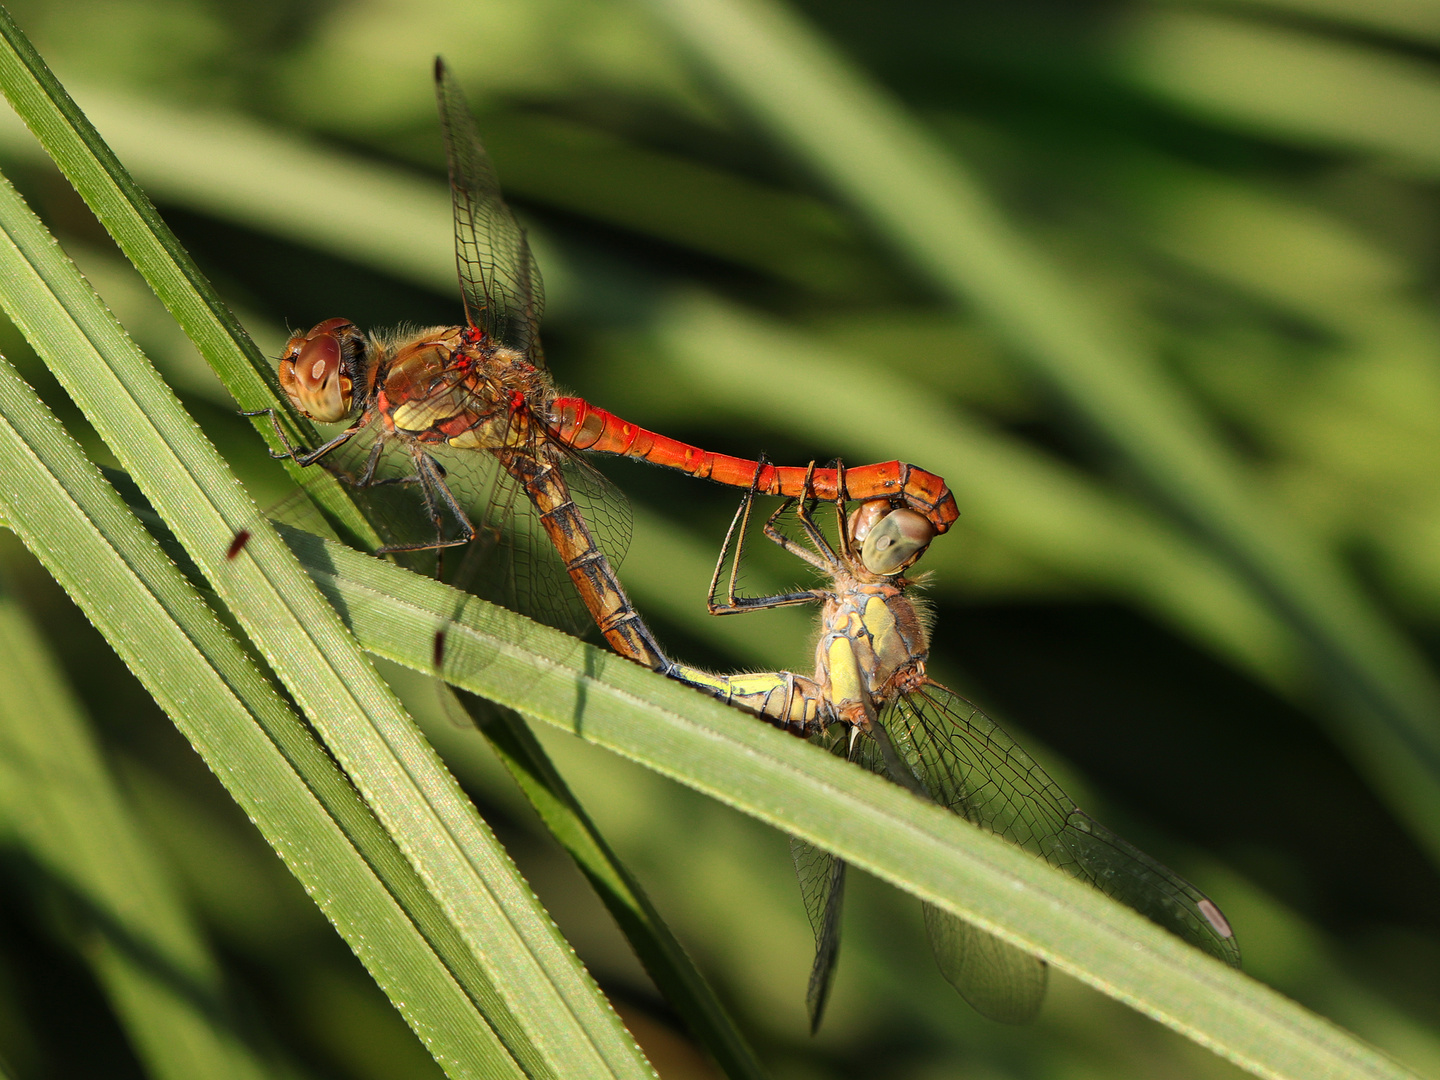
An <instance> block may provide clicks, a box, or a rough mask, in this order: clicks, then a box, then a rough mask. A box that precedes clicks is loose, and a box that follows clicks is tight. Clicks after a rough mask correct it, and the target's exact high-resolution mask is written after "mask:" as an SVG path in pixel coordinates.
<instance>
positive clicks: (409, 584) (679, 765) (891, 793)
mask: <svg viewBox="0 0 1440 1080" xmlns="http://www.w3.org/2000/svg"><path fill="white" fill-rule="evenodd" d="M286 537H287V540H288V541H289V542H290V543H291V544H292V545H293V546H294V548H295V550H296V552H297V553H298V554H299V555H300V557H301V560H302V562H303V563H304V565H305V566H306V567H307V569H309V570H310V572H311V573H312V574H313V575H314V576H315V580H316V581H317V583H318V584H319V585H320V586H321V588H322V590H323V591H324V592H325V593H326V595H327V596H329V597H330V599H331V601H332V602H333V603H335V604H336V605H337V608H338V609H339V610H341V611H343V612H344V613H345V617H346V619H347V622H348V624H349V625H350V626H351V627H352V628H353V629H354V630H355V632H356V634H357V636H358V637H359V638H360V640H361V642H362V643H363V644H364V646H365V648H366V649H368V650H370V651H372V652H374V653H376V654H377V655H379V656H384V657H386V658H388V659H391V660H394V661H396V662H398V663H402V664H405V665H407V666H411V667H415V668H417V669H421V670H424V669H426V668H427V667H428V665H429V663H430V658H429V655H428V649H427V644H426V643H427V641H428V639H427V638H426V636H425V634H424V633H423V632H422V628H423V627H427V626H433V625H434V620H435V618H436V616H437V615H444V614H446V613H451V612H454V611H456V610H461V612H462V613H461V616H460V618H459V620H458V622H457V623H456V624H454V625H453V626H452V630H451V634H450V637H449V639H448V642H447V645H448V648H449V652H450V660H451V663H450V664H448V665H447V675H446V677H447V678H448V679H451V680H452V681H454V682H455V684H456V685H457V686H461V687H463V688H465V689H467V690H470V691H472V692H474V693H477V694H481V695H482V696H484V697H486V698H489V699H490V700H493V701H496V702H499V703H501V704H504V705H506V706H508V707H510V708H514V709H516V710H518V711H520V712H522V713H524V714H526V715H527V716H531V717H534V718H535V719H538V720H542V721H544V722H546V723H549V724H553V725H555V726H557V727H559V728H562V729H564V730H566V731H570V732H573V733H574V734H576V735H579V736H580V737H581V738H584V739H586V740H587V741H589V742H592V743H595V744H596V745H599V746H603V747H606V748H607V749H610V750H613V751H615V752H617V753H620V754H622V755H624V756H625V757H628V758H630V759H631V760H633V761H637V762H639V763H640V764H642V765H645V766H647V767H649V768H652V769H654V770H656V771H657V772H660V773H662V774H664V775H666V776H670V777H672V778H674V779H676V780H678V781H680V782H681V783H683V784H686V785H689V786H690V787H693V788H695V789H697V790H699V791H702V792H704V793H706V794H709V795H712V796H714V797H715V798H717V799H720V800H721V801H723V802H726V803H728V804H730V805H731V806H734V807H736V808H737V809H739V810H741V811H743V812H745V813H747V814H750V815H752V816H754V817H756V818H758V819H760V820H761V821H765V822H767V823H769V824H771V825H773V826H775V827H776V828H779V829H783V830H784V831H785V832H788V833H791V834H793V835H796V836H800V837H802V838H804V839H806V840H809V841H810V842H812V843H815V844H818V845H820V846H822V847H824V848H826V849H828V850H830V851H833V852H835V853H836V854H838V855H841V856H843V857H844V858H845V859H847V860H849V861H850V862H852V863H854V864H855V865H857V866H861V867H863V868H865V869H866V870H868V871H869V872H871V873H873V874H876V875H877V876H879V877H881V878H884V879H885V880H886V881H889V882H891V883H893V884H895V885H897V886H899V887H900V888H903V889H906V890H907V891H909V892H912V893H914V894H915V895H917V896H919V897H921V898H922V899H925V900H928V901H930V902H932V903H936V904H939V905H940V906H942V907H944V908H946V909H947V910H949V911H953V912H954V913H956V914H957V915H960V916H962V917H964V918H967V919H970V920H972V921H974V922H976V923H978V924H979V925H981V926H982V927H984V928H985V929H986V930H989V931H991V932H992V933H996V934H999V935H1000V936H1001V937H1003V938H1004V939H1005V940H1007V941H1010V942H1012V943H1014V944H1017V945H1019V946H1021V947H1023V948H1026V949H1029V950H1031V951H1033V952H1036V953H1038V954H1039V955H1041V956H1043V957H1045V958H1046V959H1047V960H1049V961H1050V962H1051V963H1053V964H1055V965H1056V966H1057V967H1058V968H1060V969H1062V970H1064V971H1066V972H1069V973H1070V974H1072V975H1075V976H1076V977H1077V978H1080V979H1082V980H1084V981H1085V982H1087V983H1089V984H1090V985H1092V986H1095V987H1096V988H1098V989H1100V990H1101V991H1103V992H1105V993H1107V994H1110V995H1112V996H1114V997H1116V998H1118V999H1120V1000H1121V1001H1124V1002H1126V1003H1128V1004H1130V1005H1132V1006H1133V1007H1135V1008H1137V1009H1139V1010H1141V1011H1143V1012H1145V1013H1147V1014H1148V1015H1150V1016H1152V1017H1154V1018H1156V1019H1157V1020H1160V1021H1161V1022H1162V1023H1165V1024H1168V1025H1170V1026H1171V1027H1173V1028H1174V1029H1176V1030H1177V1031H1180V1032H1182V1033H1184V1034H1186V1035H1188V1036H1189V1037H1191V1038H1193V1039H1195V1040H1196V1041H1197V1042H1200V1043H1202V1044H1203V1045H1205V1046H1208V1047H1210V1048H1211V1049H1212V1050H1214V1051H1215V1052H1216V1053H1219V1054H1221V1055H1223V1056H1224V1057H1227V1058H1229V1059H1230V1060H1231V1061H1234V1062H1236V1063H1237V1064H1240V1065H1242V1066H1243V1067H1245V1068H1247V1069H1249V1070H1251V1071H1252V1072H1254V1073H1255V1074H1256V1075H1259V1076H1267V1077H1287V1078H1292V1077H1293V1078H1295V1080H1314V1078H1316V1077H1335V1078H1339V1077H1349V1078H1354V1077H1377V1078H1378V1077H1402V1076H1411V1075H1413V1074H1412V1073H1410V1072H1408V1071H1407V1070H1405V1069H1404V1068H1403V1067H1401V1066H1399V1065H1397V1064H1395V1063H1394V1062H1392V1061H1390V1060H1389V1059H1387V1058H1386V1057H1384V1055H1382V1054H1380V1053H1379V1052H1377V1051H1375V1050H1373V1049H1372V1048H1370V1047H1368V1046H1366V1045H1365V1044H1364V1043H1362V1042H1360V1041H1359V1040H1358V1039H1356V1038H1355V1037H1354V1036H1352V1035H1349V1034H1348V1033H1346V1032H1344V1031H1342V1030H1340V1029H1338V1028H1336V1027H1334V1026H1333V1025H1332V1024H1330V1023H1329V1022H1328V1021H1325V1020H1322V1019H1320V1018H1319V1017H1316V1016H1314V1015H1313V1014H1311V1013H1309V1012H1307V1011H1306V1010H1304V1009H1303V1008H1301V1007H1300V1006H1298V1005H1296V1004H1295V1003H1294V1002H1292V1001H1289V1000H1288V999H1286V998H1284V997H1282V996H1281V995H1279V994H1277V993H1276V992H1274V991H1273V990H1270V989H1269V988H1268V987H1266V986H1264V985H1262V984H1260V983H1258V982H1256V981H1254V980H1253V979H1250V978H1248V977H1247V976H1245V975H1243V974H1241V973H1240V972H1238V971H1236V970H1234V969H1233V968H1229V967H1227V966H1225V965H1224V964H1222V963H1220V962H1219V961H1217V960H1214V959H1212V958H1211V957H1209V956H1207V955H1205V954H1203V953H1201V952H1199V951H1198V950H1195V949H1192V948H1190V947H1189V946H1187V945H1185V944H1184V943H1183V942H1181V941H1180V940H1179V939H1178V938H1175V937H1173V936H1171V935H1170V934H1168V933H1166V932H1165V931H1163V930H1161V929H1159V928H1158V927H1156V926H1155V925H1153V924H1152V923H1150V922H1148V921H1147V920H1145V919H1144V918H1142V917H1141V916H1139V915H1137V914H1135V913H1134V912H1132V911H1131V910H1130V909H1128V908H1126V907H1123V906H1121V905H1120V904H1118V903H1116V902H1114V901H1112V900H1110V899H1109V898H1107V897H1105V896H1104V895H1102V894H1101V893H1099V892H1097V891H1096V890H1094V889H1091V888H1089V887H1087V886H1085V885H1082V884H1080V883H1078V882H1076V881H1074V880H1072V879H1070V878H1068V877H1066V876H1065V875H1064V874H1062V873H1060V872H1059V871H1056V870H1054V869H1052V868H1051V867H1049V866H1048V865H1046V864H1045V863H1043V862H1041V861H1040V860H1037V859H1033V858H1031V857H1030V856H1028V855H1026V854H1025V853H1024V852H1023V851H1021V850H1020V849H1018V848H1015V847H1012V846H1011V845H1009V844H1006V843H1005V842H1004V841H1001V840H999V839H997V838H995V837H993V836H990V835H988V834H985V833H982V832H980V831H979V830H977V829H975V828H973V827H971V826H969V825H968V824H966V823H965V822H963V821H961V820H960V819H959V818H957V817H955V816H954V815H953V814H948V813H946V812H944V811H942V810H940V809H939V808H937V807H935V806H932V805H930V804H927V803H922V802H920V801H919V800H917V799H915V798H914V797H913V796H911V795H910V794H909V793H907V792H905V791H903V790H901V789H900V788H898V787H896V786H895V785H892V784H889V783H886V782H885V781H883V780H881V779H880V778H878V777H876V776H873V775H870V774H868V773H866V772H865V771H864V770H861V769H856V768H853V767H851V766H849V765H848V764H847V763H845V762H842V761H839V760H837V759H835V758H833V757H831V756H830V755H828V754H825V753H823V752H820V751H817V750H816V749H815V748H813V747H811V746H809V745H808V744H805V743H802V742H801V741H800V740H798V739H795V738H793V737H791V736H788V735H785V734H784V733H782V732H779V731H776V730H774V729H772V728H769V727H767V726H766V725H764V724H762V723H759V722H757V721H755V720H754V719H753V718H751V717H749V716H746V715H745V714H742V713H739V712H737V711H736V710H733V709H727V708H725V707H723V706H721V705H719V704H718V703H716V702H712V701H710V700H708V699H704V698H702V697H701V696H700V695H698V694H697V693H696V692H695V691H692V690H690V689H688V688H686V687H683V686H679V685H678V684H674V683H671V682H668V681H666V680H665V679H663V678H662V677H660V676H658V675H656V674H655V673H653V672H649V671H643V670H641V669H640V668H639V667H637V666H636V665H634V664H629V663H627V662H625V661H623V660H621V659H620V658H619V657H616V656H614V655H613V654H610V653H606V652H603V651H601V650H599V649H596V648H593V647H591V646H588V645H585V644H584V643H582V642H578V641H575V640H573V639H569V638H566V637H564V636H563V635H561V634H559V633H557V632H556V631H553V630H550V629H548V628H546V627H542V626H538V625H536V624H535V623H532V622H530V621H528V620H526V619H523V618H521V617H520V616H517V615H515V614H513V613H512V612H508V611H505V610H504V609H503V608H498V607H495V606H494V605H490V604H485V603H483V602H482V601H479V600H475V599H474V598H470V599H469V600H468V601H467V602H466V603H465V604H464V605H463V607H459V605H460V604H461V599H462V598H461V597H460V596H459V595H458V594H456V593H455V592H454V590H452V589H450V588H448V587H447V586H445V585H442V584H439V583H438V582H435V581H432V580H429V579H426V578H421V577H419V576H418V575H415V574H411V573H408V572H406V571H404V570H401V569H399V568H398V567H393V566H389V565H386V564H383V563H380V562H378V561H377V560H374V559H366V558H364V557H363V556H361V555H358V554H357V553H355V552H353V551H351V550H349V549H346V548H343V547H341V546H340V545H337V544H334V543H331V542H328V541H324V540H321V539H320V538H318V537H314V536H310V535H308V534H305V533H298V532H292V531H288V530H287V531H286ZM539 658H543V664H541V665H540V666H536V661H537V659H539ZM957 1007H958V1006H957Z"/></svg>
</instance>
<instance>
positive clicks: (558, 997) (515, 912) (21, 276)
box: [0, 54, 649, 1075]
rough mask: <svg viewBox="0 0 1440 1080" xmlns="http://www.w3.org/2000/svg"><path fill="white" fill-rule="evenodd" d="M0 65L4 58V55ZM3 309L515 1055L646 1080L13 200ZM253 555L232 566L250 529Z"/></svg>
mask: <svg viewBox="0 0 1440 1080" xmlns="http://www.w3.org/2000/svg"><path fill="white" fill-rule="evenodd" d="M0 55H3V54H0ZM0 229H3V230H4V232H5V237H6V243H5V244H3V245H0V303H3V304H4V306H5V308H6V311H7V313H8V314H9V315H10V317H11V319H12V320H13V321H14V322H15V323H16V324H17V325H18V326H19V327H20V328H21V329H22V331H23V332H24V333H25V335H26V337H27V339H28V340H29V341H30V343H31V344H32V346H34V348H35V349H36V351H37V352H38V353H39V354H40V355H41V357H42V358H44V359H45V361H46V362H47V364H49V365H50V367H51V369H52V370H53V371H54V372H55V374H56V376H57V377H58V378H59V380H60V381H61V383H62V384H63V385H64V386H65V388H66V390H67V392H69V393H70V395H71V396H72V397H73V398H74V399H75V400H76V402H77V404H79V405H80V407H81V408H82V409H83V410H84V412H85V414H86V416H87V418H88V419H89V420H90V421H91V423H92V424H93V425H94V426H95V428H96V429H97V430H98V431H99V432H100V434H101V436H102V437H103V438H104V439H105V440H106V442H107V443H108V444H109V446H110V447H111V449H112V450H113V451H114V452H115V454H116V456H117V457H118V458H119V459H120V461H121V462H122V463H123V464H125V465H126V466H127V468H128V469H129V471H130V473H131V476H132V477H133V478H134V480H135V481H136V483H137V484H138V485H139V487H140V488H141V490H142V492H143V493H144V494H145V496H146V498H147V499H148V500H149V501H150V503H151V505H152V506H154V507H155V509H156V511H157V512H158V513H159V514H160V515H161V517H162V518H163V519H165V521H166V522H167V524H168V525H169V526H170V527H171V529H172V530H173V531H174V533H175V535H176V537H177V538H178V539H179V540H180V542H181V544H182V545H183V546H184V547H185V549H186V551H187V553H188V554H189V555H190V557H191V558H192V559H193V560H194V562H195V563H196V565H197V566H199V567H200V568H201V570H202V572H204V573H206V574H207V575H208V576H209V577H210V580H211V581H212V583H213V584H214V585H215V586H216V589H217V591H218V592H219V593H220V595H221V596H222V597H223V598H224V599H225V601H226V603H227V604H228V605H229V607H230V609H231V610H232V611H233V612H234V613H235V615H236V616H237V618H238V619H239V621H240V623H241V625H242V626H243V627H244V628H245V629H246V631H247V633H248V634H249V635H250V637H251V640H252V641H254V642H255V643H256V644H257V646H258V647H259V648H260V649H261V651H262V653H263V654H264V656H265V658H266V660H267V662H268V663H269V664H270V665H271V667H272V669H273V670H275V671H276V673H277V674H278V675H279V677H280V678H281V680H282V681H283V682H284V683H285V685H286V687H287V689H288V690H289V691H290V693H291V694H292V695H293V696H294V697H295V699H296V700H297V701H298V702H299V703H300V704H301V706H302V707H303V708H304V710H305V712H306V715H307V716H308V717H309V718H310V720H311V722H312V723H313V724H314V726H315V727H316V729H317V730H318V731H319V732H320V734H321V736H322V738H323V739H324V740H325V743H326V746H327V747H328V748H329V749H330V751H331V752H332V753H333V754H334V755H335V757H336V758H337V760H338V761H339V762H340V764H341V766H342V768H344V769H345V770H346V772H347V774H348V775H349V776H350V777H351V779H352V781H353V782H354V783H355V785H356V787H357V788H358V789H359V790H360V792H361V794H362V796H363V797H364V798H365V800H366V802H367V803H368V804H369V805H370V806H371V808H372V809H373V810H374V811H375V813H376V816H377V817H379V818H380V820H381V821H382V822H383V823H384V824H385V826H386V829H387V830H388V831H389V832H390V833H391V835H392V836H394V837H395V840H396V843H397V844H398V845H399V847H400V849H401V850H402V851H403V852H404V853H405V856H406V858H407V859H409V860H410V862H411V863H412V865H413V866H414V867H415V870H416V871H417V873H418V874H419V875H420V877H421V878H422V880H423V881H424V882H425V885H426V888H427V889H428V890H429V891H430V892H431V893H432V894H433V895H434V896H435V898H436V899H437V900H438V901H439V903H440V906H441V908H442V909H443V910H444V912H445V915H446V917H447V918H448V919H449V920H450V922H451V923H452V924H453V926H454V927H455V929H456V931H458V933H459V935H460V937H461V938H462V939H463V940H464V941H465V943H466V945H467V946H468V948H469V949H470V951H471V952H472V953H473V954H474V955H475V956H476V957H478V958H484V960H485V962H486V966H487V974H488V975H489V976H490V978H491V982H492V985H493V987H494V990H495V991H496V994H497V996H498V998H499V999H500V1003H501V1005H502V1006H503V1008H501V1009H498V1010H491V1012H490V1013H489V1014H488V1015H489V1016H490V1018H491V1019H492V1021H493V1022H494V1023H496V1025H497V1027H498V1029H499V1030H500V1032H501V1034H502V1036H503V1037H505V1038H506V1042H507V1046H508V1047H509V1048H510V1050H511V1052H512V1053H514V1054H515V1055H516V1056H517V1058H520V1059H521V1060H527V1059H528V1061H527V1067H529V1068H531V1069H532V1070H534V1071H539V1072H550V1071H553V1072H555V1073H557V1074H559V1075H571V1074H589V1075H610V1074H611V1073H614V1074H615V1075H648V1073H649V1069H648V1066H647V1065H646V1063H645V1061H644V1058H643V1056H641V1055H640V1053H639V1050H638V1049H637V1048H636V1047H635V1045H634V1042H633V1041H632V1040H630V1039H629V1037H628V1035H627V1033H626V1032H625V1030H624V1028H623V1027H622V1026H621V1025H620V1022H619V1020H618V1018H617V1017H616V1016H615V1014H614V1012H613V1010H612V1009H610V1007H609V1005H608V1002H606V1001H605V999H604V998H603V997H602V996H601V995H600V994H599V992H598V990H597V989H596V988H595V986H594V983H593V982H592V981H591V980H590V979H589V977H588V975H587V973H585V971H584V970H583V968H581V967H580V965H579V963H578V961H577V960H576V959H575V956H574V954H573V953H572V952H571V951H570V950H569V948H568V946H566V944H565V943H564V941H563V939H561V938H560V936H559V933H558V931H557V930H556V929H555V926H554V924H553V922H551V920H550V919H549V918H548V917H547V916H546V915H545V913H544V911H543V909H542V908H540V906H539V904H538V901H536V899H535V897H534V895H533V893H531V892H530V890H529V888H528V887H527V886H526V885H525V883H524V882H523V880H521V879H520V878H519V875H518V874H517V873H516V871H515V869H514V866H513V865H512V864H511V862H510V860H509V858H508V857H507V856H506V855H505V853H504V851H503V849H502V848H501V847H500V846H499V844H498V842H497V841H496V840H495V838H494V836H493V834H492V833H491V832H490V831H489V829H488V828H487V827H486V826H485V824H484V823H483V822H482V821H481V820H480V818H479V816H478V814H477V813H476V812H475V809H474V807H473V806H472V805H471V804H470V802H469V800H467V799H466V798H465V797H464V795H463V793H462V792H461V791H460V790H459V787H458V786H457V785H456V783H455V781H454V779H453V778H452V777H451V776H450V775H449V773H448V772H446V771H445V769H444V767H443V765H442V764H441V763H440V761H439V759H438V758H437V757H436V755H435V753H434V751H433V750H432V749H431V748H430V746H429V744H428V743H426V742H425V741H424V739H423V738H422V737H421V736H420V735H419V733H418V731H417V730H416V729H415V726H414V724H413V722H412V721H411V720H410V719H409V717H408V716H406V715H405V714H404V712H403V710H401V709H400V707H399V704H398V702H397V701H396V700H395V698H394V696H393V694H391V693H390V691H389V689H388V687H386V686H385V684H384V683H383V682H382V681H381V680H380V678H379V676H378V675H377V674H376V673H375V671H374V670H373V668H372V667H371V666H370V665H369V664H368V662H366V661H365V659H364V658H363V656H361V655H360V653H359V652H358V650H357V649H356V647H355V644H354V642H353V640H352V639H351V638H350V637H349V635H348V634H347V633H346V632H345V630H344V628H343V627H342V626H340V624H339V622H338V620H337V619H336V618H335V615H334V612H333V611H332V610H331V609H330V608H329V607H328V606H327V605H326V604H325V603H324V601H323V599H321V597H320V596H319V595H318V593H316V592H315V591H314V588H313V586H312V585H311V584H310V583H309V582H308V581H307V580H305V578H304V575H303V573H302V572H301V571H300V570H299V567H298V566H296V565H295V563H294V561H293V557H291V556H290V555H289V553H288V551H287V550H286V549H285V547H284V545H283V544H281V543H280V541H279V539H278V537H276V536H275V535H274V533H273V532H272V531H271V530H269V529H268V528H267V527H265V526H264V523H263V519H262V518H261V517H260V516H259V512H258V510H257V509H256V507H255V506H254V504H253V503H252V502H250V501H249V500H248V499H247V498H245V497H244V495H243V494H242V492H241V491H240V490H239V488H238V485H237V484H236V483H235V481H234V479H233V477H231V476H230V474H229V472H228V470H227V469H226V468H225V465H224V463H223V462H222V461H221V460H220V459H219V457H218V455H217V454H216V453H215V451H214V449H213V447H211V446H210V445H209V444H208V443H207V442H206V441H205V440H204V439H203V438H202V437H201V436H200V434H199V432H198V430H197V429H196V427H195V425H194V423H193V421H191V420H190V419H189V418H188V417H187V416H186V415H185V414H184V412H183V410H181V409H180V407H179V403H178V402H177V401H176V400H175V398H174V395H173V394H172V393H171V392H170V390H169V389H168V387H166V386H165V384H164V383H163V382H162V381H161V380H160V378H159V377H158V375H156V373H155V371H154V369H153V368H151V367H150V366H149V364H148V362H146V360H145V358H144V357H143V356H142V355H140V354H139V352H138V351H137V350H136V349H135V348H134V346H133V344H132V343H131V342H130V341H129V339H128V338H127V337H125V335H124V333H123V331H121V330H120V328H119V327H118V326H117V325H116V324H115V323H114V321H113V318H111V316H110V315H109V313H108V312H107V311H106V310H105V309H104V307H103V305H102V304H101V303H100V302H99V299H98V298H97V297H96V296H95V295H94V293H93V292H92V291H91V290H90V289H89V288H88V286H87V285H86V283H85V282H84V281H83V279H81V278H80V277H79V275H78V274H77V273H76V271H75V269H74V267H73V265H72V264H70V263H69V262H68V260H66V259H64V258H63V257H62V256H61V255H60V253H59V251H58V249H57V247H56V245H55V242H54V240H53V239H51V238H50V236H49V235H48V233H46V232H45V230H44V228H43V226H41V225H40V223H39V221H38V220H37V219H36V218H35V217H34V216H33V214H31V213H30V211H29V209H28V208H27V207H26V206H25V205H24V204H23V202H21V201H20V200H19V197H18V196H17V195H16V194H15V193H14V191H13V189H10V188H8V187H7V188H4V189H0ZM246 529H249V530H252V532H253V535H252V538H251V540H250V543H249V545H248V546H247V547H246V548H245V551H244V554H242V555H241V556H240V557H239V558H237V559H234V560H227V558H226V555H227V552H228V550H229V548H230V545H231V543H232V542H233V540H234V538H235V536H236V535H237V534H239V533H240V532H241V531H242V530H246Z"/></svg>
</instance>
